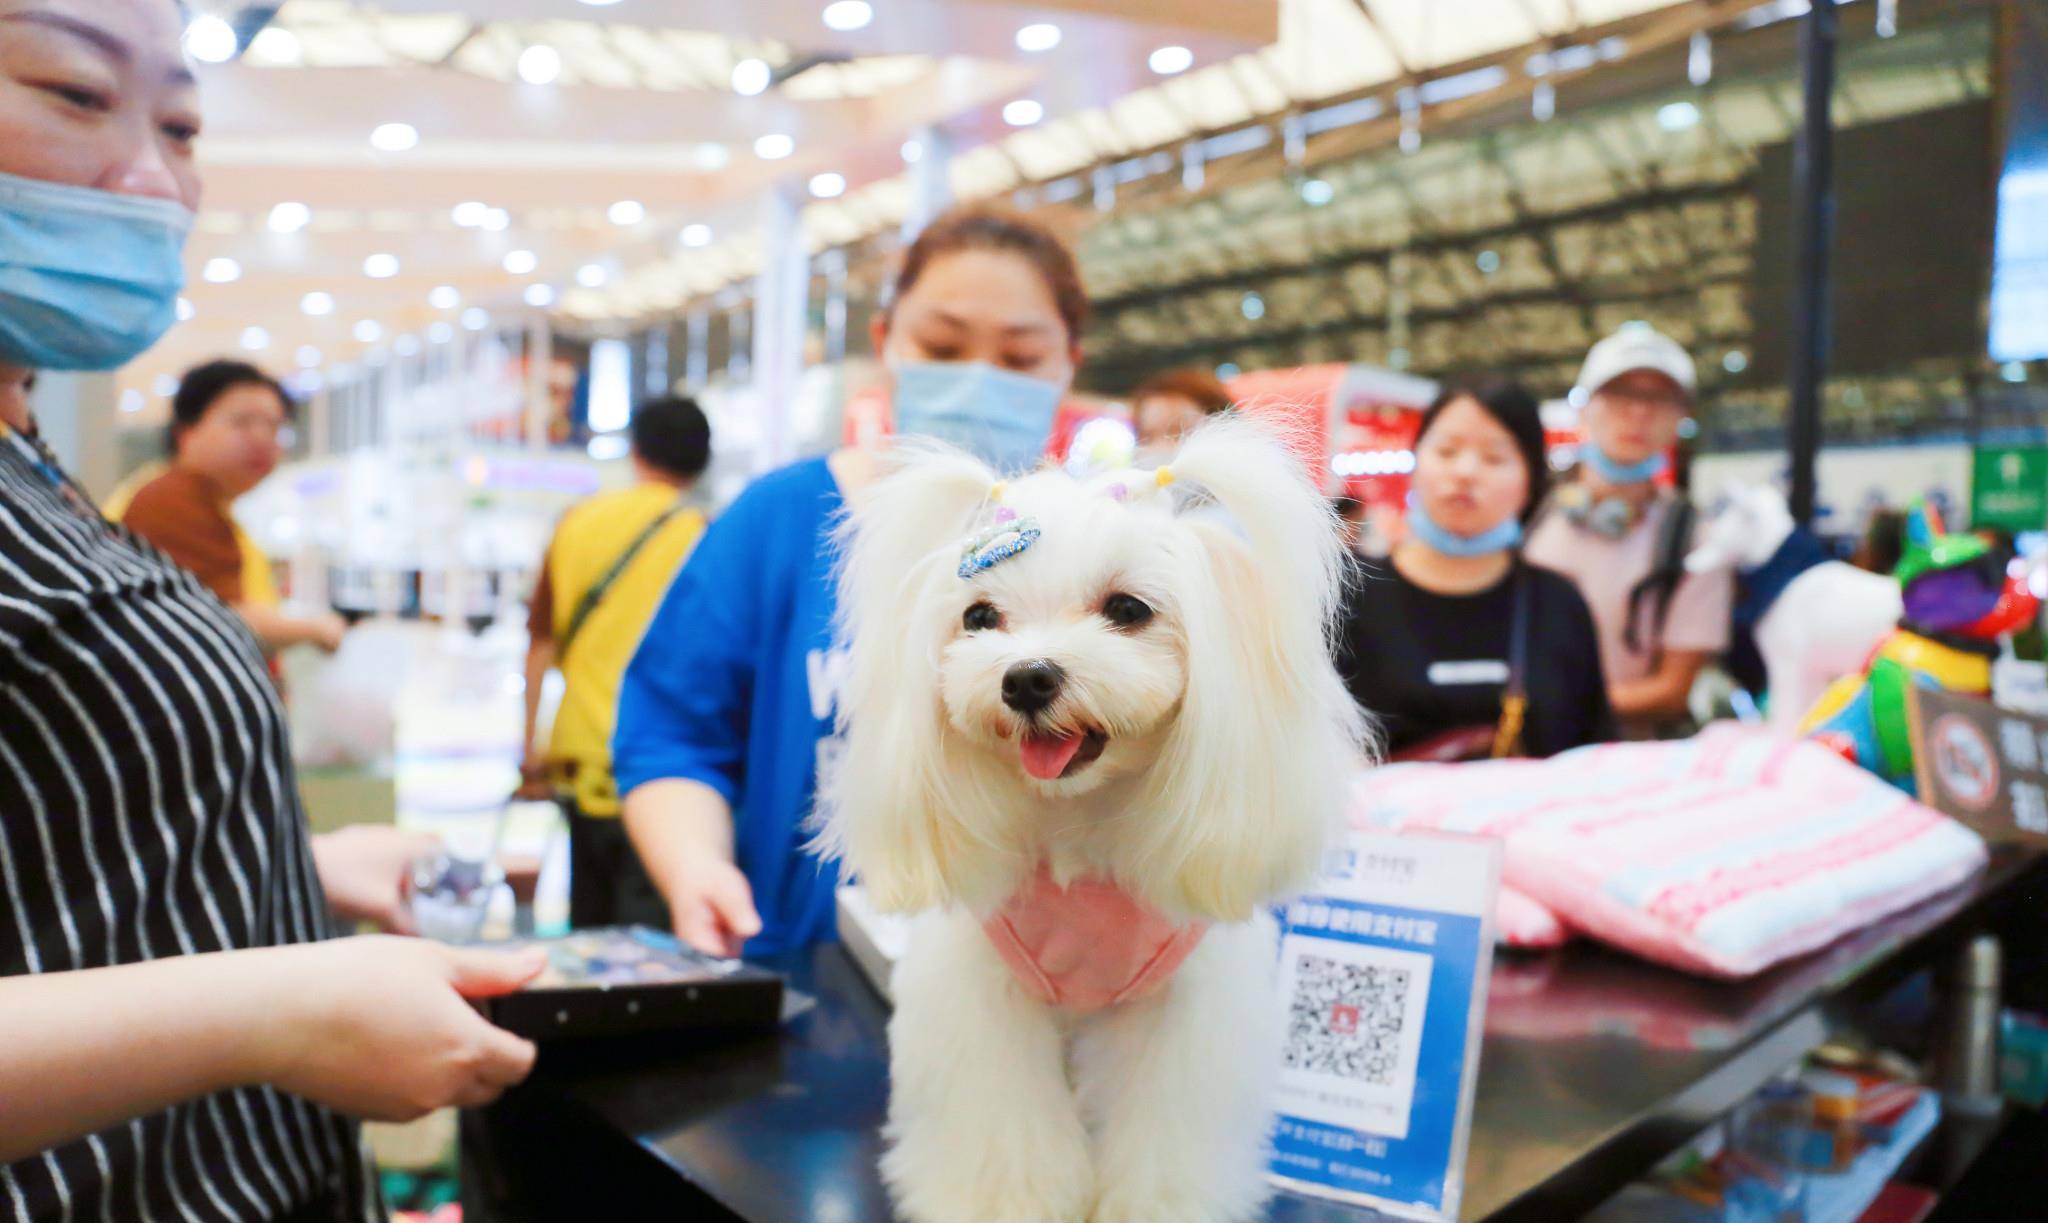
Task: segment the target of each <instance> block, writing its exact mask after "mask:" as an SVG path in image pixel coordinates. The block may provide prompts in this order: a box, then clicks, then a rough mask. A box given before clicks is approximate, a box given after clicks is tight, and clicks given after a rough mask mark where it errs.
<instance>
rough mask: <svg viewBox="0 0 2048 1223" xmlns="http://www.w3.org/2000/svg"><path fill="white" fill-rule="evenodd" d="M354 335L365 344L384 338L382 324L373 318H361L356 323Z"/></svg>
mask: <svg viewBox="0 0 2048 1223" xmlns="http://www.w3.org/2000/svg"><path fill="white" fill-rule="evenodd" d="M354 335H355V337H356V339H358V340H360V341H362V342H363V343H365V344H375V343H376V342H377V341H379V340H381V339H383V338H384V324H382V323H380V322H378V321H377V320H376V319H373V318H366V319H363V320H361V321H359V322H358V323H356V325H355V329H354Z"/></svg>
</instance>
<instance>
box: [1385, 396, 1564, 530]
mask: <svg viewBox="0 0 2048 1223" xmlns="http://www.w3.org/2000/svg"><path fill="white" fill-rule="evenodd" d="M1460 399H1469V400H1471V401H1472V402H1474V403H1476V404H1478V405H1479V406H1480V407H1481V408H1483V409H1484V410H1485V412H1486V414H1487V415H1488V416H1491V417H1493V419H1494V420H1496V421H1498V422H1500V427H1501V428H1503V429H1506V430H1507V431H1508V436H1509V437H1512V438H1514V439H1515V449H1517V450H1519V451H1521V453H1522V465H1523V466H1524V467H1527V468H1528V469H1529V496H1528V500H1526V501H1525V502H1523V503H1522V512H1521V514H1520V515H1519V516H1520V518H1521V520H1522V523H1523V525H1524V526H1526V525H1528V522H1529V520H1530V519H1531V518H1534V517H1535V516H1536V511H1537V510H1539V509H1541V508H1542V506H1543V499H1544V497H1546V496H1547V495H1549V492H1550V457H1549V447H1548V446H1546V445H1545V444H1544V441H1543V413H1542V410H1541V409H1539V408H1538V407H1537V406H1536V399H1535V397H1534V396H1532V395H1530V394H1529V392H1528V391H1525V390H1523V389H1522V386H1521V384H1520V383H1516V382H1509V381H1507V380H1505V379H1499V380H1495V381H1490V382H1476V383H1469V384H1466V383H1446V384H1445V385H1444V388H1443V389H1442V390H1440V391H1438V392H1437V396H1436V398H1435V399H1434V400H1432V401H1431V402H1430V405H1429V408H1428V409H1427V410H1426V411H1424V412H1423V414H1422V427H1421V428H1419V429H1417V430H1416V431H1415V446H1416V449H1418V450H1420V449H1421V448H1422V439H1423V438H1424V437H1427V436H1428V435H1429V427H1430V426H1431V425H1433V424H1435V423H1436V420H1437V417H1439V416H1442V415H1443V413H1444V409H1445V408H1448V407H1450V406H1451V405H1452V404H1453V403H1456V402H1457V401H1458V400H1460Z"/></svg>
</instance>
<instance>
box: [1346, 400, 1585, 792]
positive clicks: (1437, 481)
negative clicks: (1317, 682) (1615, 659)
mask: <svg viewBox="0 0 2048 1223" xmlns="http://www.w3.org/2000/svg"><path fill="white" fill-rule="evenodd" d="M1548 472H1549V466H1548V464H1547V462H1546V460H1545V448H1544V442H1543V422H1542V418H1541V416H1540V415H1539V413H1538V411H1537V407H1536V403H1535V401H1534V400H1532V399H1531V398H1530V397H1529V394H1528V392H1526V391H1524V390H1522V389H1521V388H1520V387H1518V386H1515V385H1513V384H1511V383H1491V384H1487V385H1483V386H1478V387H1472V388H1465V387H1453V388H1450V389H1447V390H1445V391H1444V392H1443V393H1442V394H1440V395H1438V397H1437V399H1436V401H1435V402H1434V403H1432V404H1431V405H1430V406H1429V410H1428V411H1427V412H1425V413H1424V414H1423V417H1422V424H1421V428H1420V430H1419V431H1418V433H1417V435H1416V439H1415V475H1414V481H1413V484H1412V487H1411V490H1410V492H1409V501H1408V516H1407V524H1406V525H1407V530H1406V532H1405V534H1404V537H1403V538H1402V539H1401V541H1400V542H1399V543H1398V544H1396V545H1395V547H1394V551H1393V555H1392V557H1391V558H1390V560H1389V563H1388V564H1387V565H1386V566H1385V567H1384V569H1382V570H1376V571H1368V572H1367V573H1366V574H1365V575H1364V576H1363V577H1362V578H1361V580H1360V584H1359V587H1358V589H1357V590H1355V591H1354V592H1353V594H1352V597H1351V599H1350V600H1349V602H1348V605H1347V607H1346V609H1345V616H1344V624H1343V630H1342V636H1341V637H1340V640H1339V657H1338V667H1339V670H1341V671H1342V672H1343V674H1344V677H1345V680H1346V682H1347V683H1348V684H1349V685H1350V687H1351V693H1352V695H1353V696H1354V697H1356V698H1357V699H1358V702H1359V704H1361V705H1363V706H1364V707H1365V708H1366V709H1369V710H1371V711H1372V712H1373V713H1374V714H1376V715H1378V717H1379V718H1380V720H1381V723H1382V726H1383V728H1384V731H1385V734H1386V736H1387V745H1388V749H1389V751H1390V753H1391V754H1392V755H1393V756H1394V757H1395V758H1396V759H1430V760H1460V759H1471V758H1475V757H1484V756H1523V755H1527V756H1548V755H1551V754H1553V753H1556V752H1561V751H1564V750H1565V749H1566V748H1572V747H1578V746H1580V745H1581V744H1586V743H1593V742H1598V741H1600V740H1603V739H1608V738H1612V737H1613V717H1612V715H1611V714H1610V713H1609V711H1608V708H1607V688H1606V685H1605V684H1603V683H1602V682H1601V678H1600V652H1599V644H1598V641H1597V639H1596V638H1595V636H1594V633H1593V620H1592V616H1591V614H1590V613H1589V612H1588V611H1587V610H1586V603H1585V600H1584V599H1582V598H1580V597H1579V593H1578V590H1577V589H1576V588H1575V587H1574V586H1573V585H1572V584H1571V583H1570V582H1568V581H1566V580H1565V579H1564V578H1562V577H1559V576H1558V575H1556V574H1554V573H1551V572H1550V571H1549V570H1547V569H1539V568H1537V567H1535V566H1533V565H1530V564H1527V563H1526V562H1524V561H1523V560H1522V559H1521V556H1520V546H1521V542H1522V529H1523V527H1524V526H1525V525H1526V524H1527V523H1528V521H1529V518H1530V517H1531V515H1532V514H1533V513H1534V511H1535V508H1536V507H1537V506H1539V505H1540V504H1542V500H1543V493H1544V488H1545V486H1546V484H1547V482H1548V479H1547V477H1548Z"/></svg>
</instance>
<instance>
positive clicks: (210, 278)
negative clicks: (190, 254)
mask: <svg viewBox="0 0 2048 1223" xmlns="http://www.w3.org/2000/svg"><path fill="white" fill-rule="evenodd" d="M199 274H200V275H201V276H203V277H205V279H206V283H208V284H210V285H226V284H233V283H234V282H236V281H238V280H240V279H241V278H242V265H241V264H239V263H236V262H235V261H234V260H232V259H229V258H226V257H224V256H223V257H217V258H213V259H209V260H207V261H206V266H205V267H204V268H202V269H200V272H199Z"/></svg>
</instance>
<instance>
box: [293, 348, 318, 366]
mask: <svg viewBox="0 0 2048 1223" xmlns="http://www.w3.org/2000/svg"><path fill="white" fill-rule="evenodd" d="M298 361H299V368H300V369H312V368H313V367H315V366H317V365H319V364H320V350H319V349H317V348H315V347H313V346H312V345H311V344H307V345H305V346H304V347H302V348H300V349H299V353H298Z"/></svg>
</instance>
